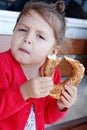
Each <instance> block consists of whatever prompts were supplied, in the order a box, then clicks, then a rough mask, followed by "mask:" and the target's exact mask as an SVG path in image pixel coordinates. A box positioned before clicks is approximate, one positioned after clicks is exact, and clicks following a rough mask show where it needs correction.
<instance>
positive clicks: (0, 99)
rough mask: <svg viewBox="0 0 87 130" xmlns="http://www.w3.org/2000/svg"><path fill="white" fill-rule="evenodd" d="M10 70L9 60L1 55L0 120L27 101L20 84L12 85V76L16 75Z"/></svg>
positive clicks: (14, 111)
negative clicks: (21, 91) (5, 59)
mask: <svg viewBox="0 0 87 130" xmlns="http://www.w3.org/2000/svg"><path fill="white" fill-rule="evenodd" d="M8 71H9V66H8V64H7V62H6V61H4V60H3V58H1V57H0V120H2V119H4V118H6V117H9V116H11V115H12V114H14V113H16V112H17V111H19V110H20V109H21V108H22V107H23V106H24V105H25V103H26V102H25V101H24V99H23V97H22V95H21V93H20V89H19V86H16V87H15V86H14V85H13V86H11V80H12V79H11V78H13V77H14V76H11V75H12V74H10V73H9V72H8ZM9 77H11V78H9Z"/></svg>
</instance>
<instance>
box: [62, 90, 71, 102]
mask: <svg viewBox="0 0 87 130" xmlns="http://www.w3.org/2000/svg"><path fill="white" fill-rule="evenodd" d="M62 95H63V96H64V97H65V99H66V100H67V101H68V102H71V100H72V97H71V95H70V94H69V93H67V91H62Z"/></svg>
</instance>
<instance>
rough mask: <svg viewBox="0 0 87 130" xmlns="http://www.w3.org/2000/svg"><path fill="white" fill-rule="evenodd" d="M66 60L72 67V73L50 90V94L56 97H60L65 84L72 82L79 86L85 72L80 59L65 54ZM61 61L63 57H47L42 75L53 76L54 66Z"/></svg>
mask: <svg viewBox="0 0 87 130" xmlns="http://www.w3.org/2000/svg"><path fill="white" fill-rule="evenodd" d="M64 60H65V61H66V63H68V64H69V65H70V66H71V67H72V73H71V76H70V77H68V78H67V79H66V80H64V81H63V82H61V83H60V84H54V89H52V90H51V91H50V92H49V95H50V96H52V97H53V98H56V99H60V97H61V93H62V91H63V90H64V86H65V84H72V85H73V86H78V85H79V83H80V82H81V80H82V78H83V76H84V72H85V67H84V66H83V64H81V63H80V62H79V61H78V60H74V59H72V58H69V57H67V56H64ZM61 61H62V59H61V58H55V59H53V58H52V59H51V58H49V57H47V59H46V61H45V63H44V64H43V66H42V71H41V73H42V76H53V70H54V68H55V67H57V66H58V64H59V63H60V62H61Z"/></svg>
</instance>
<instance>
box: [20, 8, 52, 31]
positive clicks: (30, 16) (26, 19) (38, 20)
mask: <svg viewBox="0 0 87 130" xmlns="http://www.w3.org/2000/svg"><path fill="white" fill-rule="evenodd" d="M18 23H24V24H26V25H27V26H30V25H33V26H35V25H36V27H38V28H41V29H42V30H48V31H52V32H53V28H52V27H51V26H50V25H49V23H48V22H47V21H46V20H45V19H44V18H43V17H42V16H41V15H40V14H38V13H37V12H36V11H34V10H30V11H29V12H28V13H26V14H23V15H22V16H21V18H20V19H19V21H18Z"/></svg>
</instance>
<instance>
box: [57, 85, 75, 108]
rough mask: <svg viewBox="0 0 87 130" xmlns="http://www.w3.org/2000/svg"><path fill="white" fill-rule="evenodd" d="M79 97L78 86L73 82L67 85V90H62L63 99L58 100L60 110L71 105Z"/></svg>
mask: <svg viewBox="0 0 87 130" xmlns="http://www.w3.org/2000/svg"><path fill="white" fill-rule="evenodd" d="M76 98H77V88H76V87H75V86H73V85H71V84H67V85H65V90H64V91H62V95H61V99H60V100H57V105H58V109H59V110H63V109H64V108H69V107H71V106H72V105H73V104H74V103H75V101H76Z"/></svg>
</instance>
